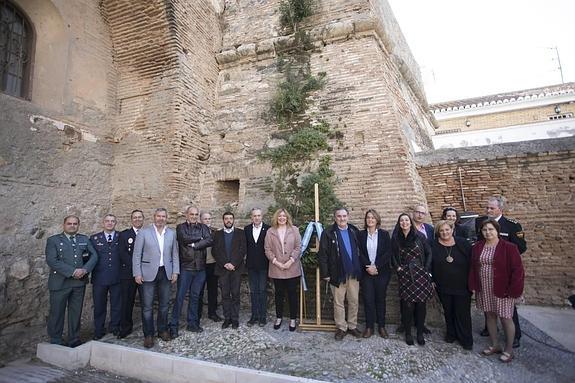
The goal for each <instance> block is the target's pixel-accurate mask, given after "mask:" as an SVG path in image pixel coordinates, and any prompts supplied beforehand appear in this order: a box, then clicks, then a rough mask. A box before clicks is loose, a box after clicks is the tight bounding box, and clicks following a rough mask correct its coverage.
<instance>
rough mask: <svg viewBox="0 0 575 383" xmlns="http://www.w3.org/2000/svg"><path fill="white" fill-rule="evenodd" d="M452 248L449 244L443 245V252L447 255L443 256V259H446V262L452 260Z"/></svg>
mask: <svg viewBox="0 0 575 383" xmlns="http://www.w3.org/2000/svg"><path fill="white" fill-rule="evenodd" d="M452 250H453V246H449V247H447V246H446V247H445V253H446V254H447V257H445V260H446V261H447V263H451V262H453V257H452V256H451V251H452Z"/></svg>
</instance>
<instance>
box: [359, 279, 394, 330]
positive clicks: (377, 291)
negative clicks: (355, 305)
mask: <svg viewBox="0 0 575 383" xmlns="http://www.w3.org/2000/svg"><path fill="white" fill-rule="evenodd" d="M390 278H391V272H390V271H387V272H382V273H380V274H378V275H364V276H363V279H362V280H361V291H362V293H363V305H364V308H365V327H366V328H370V329H372V330H373V327H374V324H375V322H376V321H377V325H378V327H380V328H381V327H385V311H386V310H385V308H386V295H387V286H388V285H389V280H390Z"/></svg>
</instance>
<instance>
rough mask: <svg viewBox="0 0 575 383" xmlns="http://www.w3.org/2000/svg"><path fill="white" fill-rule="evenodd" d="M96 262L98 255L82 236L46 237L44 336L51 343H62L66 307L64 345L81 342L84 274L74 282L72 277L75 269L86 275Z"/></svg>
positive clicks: (86, 276)
mask: <svg viewBox="0 0 575 383" xmlns="http://www.w3.org/2000/svg"><path fill="white" fill-rule="evenodd" d="M97 261H98V254H97V253H96V250H94V247H93V246H92V244H91V243H90V241H89V239H88V237H87V236H85V235H82V234H74V235H68V234H65V233H61V234H56V235H53V236H51V237H49V238H48V241H47V242H46V263H47V264H48V266H50V275H49V277H48V289H49V290H50V311H49V314H48V335H49V336H50V342H51V343H54V344H63V341H62V332H63V331H64V315H65V312H66V306H68V345H69V346H71V347H74V346H76V345H79V344H80V343H81V342H80V319H81V317H82V307H83V305H84V294H85V292H86V283H87V282H88V274H86V275H85V276H84V277H83V278H82V279H76V278H74V277H73V276H72V275H73V274H74V270H76V269H84V270H86V271H87V272H88V273H89V272H90V271H92V269H93V268H94V266H95V265H96V263H97Z"/></svg>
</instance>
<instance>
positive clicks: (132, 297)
mask: <svg viewBox="0 0 575 383" xmlns="http://www.w3.org/2000/svg"><path fill="white" fill-rule="evenodd" d="M120 286H121V291H122V292H121V295H122V299H121V300H122V309H121V310H120V311H121V319H120V334H121V335H123V336H126V335H129V334H130V333H131V332H132V329H133V328H134V321H133V319H132V314H133V312H134V302H135V301H136V291H138V284H137V283H136V281H134V278H130V279H122V280H120ZM141 299H142V298H141V297H140V300H141Z"/></svg>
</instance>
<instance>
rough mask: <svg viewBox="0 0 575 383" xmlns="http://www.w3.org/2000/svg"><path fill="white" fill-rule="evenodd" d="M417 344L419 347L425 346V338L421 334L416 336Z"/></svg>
mask: <svg viewBox="0 0 575 383" xmlns="http://www.w3.org/2000/svg"><path fill="white" fill-rule="evenodd" d="M417 344H418V345H420V346H425V338H424V337H423V334H418V335H417Z"/></svg>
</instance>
